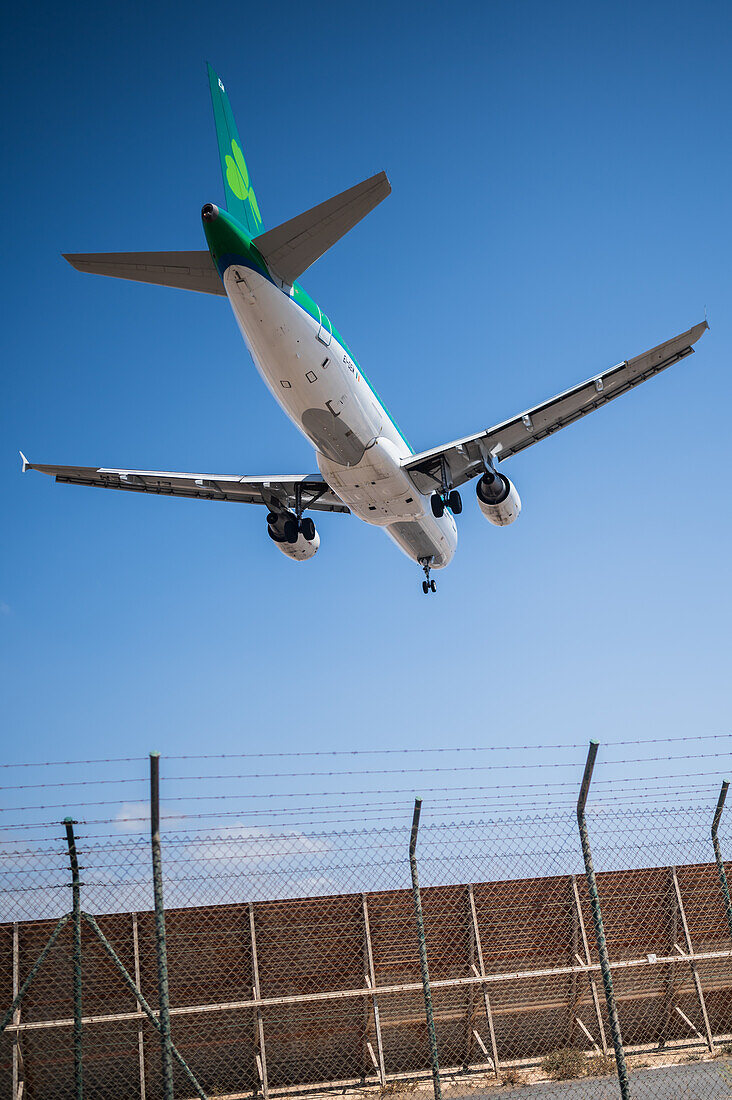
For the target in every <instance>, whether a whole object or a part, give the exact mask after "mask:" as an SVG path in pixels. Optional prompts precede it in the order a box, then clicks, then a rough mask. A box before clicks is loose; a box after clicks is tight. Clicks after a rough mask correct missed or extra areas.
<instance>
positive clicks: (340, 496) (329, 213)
mask: <svg viewBox="0 0 732 1100" xmlns="http://www.w3.org/2000/svg"><path fill="white" fill-rule="evenodd" d="M208 76H209V84H210V89H211V99H212V103H213V110H214V121H215V124H216V137H217V140H218V146H219V156H220V160H221V169H222V173H223V180H224V191H225V196H226V208H223V207H218V206H216V205H214V204H213V203H207V204H206V205H205V206H204V207H203V210H202V220H203V229H204V232H205V235H206V241H207V244H208V248H207V249H206V250H205V251H198V252H195V251H194V252H163V253H161V252H143V253H140V252H137V253H130V252H119V253H84V254H74V255H68V256H66V259H67V260H68V261H69V263H71V264H72V265H73V266H74V267H75V268H77V269H78V270H80V271H86V272H91V273H95V274H100V275H114V276H116V277H118V278H122V279H133V280H136V281H138V282H147V283H156V284H158V285H162V286H171V287H177V288H179V289H183V290H195V291H199V292H203V293H206V294H218V295H221V296H222V297H223V296H225V297H227V298H228V300H229V304H230V305H231V308H232V310H233V312H234V316H235V317H236V320H237V323H238V325H239V328H240V330H241V333H242V336H243V337H244V341H245V343H246V345H247V347H248V349H249V352H250V354H251V357H252V359H253V361H254V363H255V365H256V367H257V369H258V370H259V372H260V374H261V376H262V378H263V379H264V381H265V383H266V384H267V386H268V387H269V390H270V392H271V394H272V395H273V396H274V397H275V398H276V400H277V401H278V402H279V404H280V405H281V406H282V408H283V409H284V410H285V412H286V413H287V415H288V416H289V417H290V419H291V420H292V421H293V423H294V424H295V425H296V426H297V427H298V428H299V429H300V431H302V432H303V434H304V435H305V436H306V437H307V438H308V440H309V441H310V442H311V443H312V445H313V448H314V449H315V459H316V462H317V465H318V473H317V474H294V475H284V476H283V475H278V474H257V475H250V474H196V473H173V472H169V471H161V470H123V469H111V468H110V469H107V468H100V467H94V466H48V465H36V464H34V463H30V462H28V460H27V459H26V458H25V457H24V456H23V470H26V469H35V470H40V471H42V472H43V473H47V474H51V475H53V476H55V478H56V480H57V481H61V482H69V483H72V484H79V485H96V486H101V487H105V488H109V489H126V490H128V491H131V492H141V493H161V494H165V495H168V496H170V495H172V496H183V497H196V498H198V499H202V500H222V501H242V502H246V503H252V504H262V505H264V506H265V507H266V509H267V532H268V534H269V536H270V538H271V539H272V541H273V542H274V544H275V545H276V546H277V547H278V548H279V549H280V550H281V551H282V552H283V553H284V554H286V555H287V556H288V557H289V558H292V559H293V560H295V561H304V560H306V559H308V558H311V557H313V555H314V554H315V553H316V552H317V549H318V546H319V544H320V537H319V535H318V532H317V530H316V528H315V524H314V522H313V520H312V518H311V517H310V516H309V515H306V513H307V512H319V511H328V512H351V513H353V514H354V515H356V516H358V517H359V518H360V519H363V520H365V521H366V522H367V523H370V524H372V525H375V526H378V527H382V528H383V529H384V530H385V531H386V533H387V534H388V535H389V536H390V537H391V538H392V539H393V540H394V542H395V543H396V544H397V545H398V546H399V547H400V548H401V549H402V550H403V551H404V552H405V553H406V554H407V555H408V556H409V557H410V558H411V559H412V560H413V561H415V562H416V563H418V564H419V565H420V566H421V568H422V569H423V571H424V580H423V582H422V587H423V591H424V592H429V591H434V590H435V582H434V580H433V579H432V578H431V571H432V570H433V569H442V568H444V566H446V565H448V564H449V563H450V561H451V560H452V558H453V556H454V554H455V550H456V548H457V527H456V523H455V516H456V515H458V514H459V513H460V512H461V511H462V501H461V498H460V493H459V488H460V486H461V485H463V484H465V483H466V482H468V481H470V480H472V479H474V478H475V479H477V482H476V495H477V500H478V505H479V507H480V510H481V511H482V513H483V515H484V516H485V517H486V518H487V519H488V520H489V521H490V522H491V523H493V524H495V525H496V526H499V527H501V526H505V525H506V524H509V523H512V522H513V521H514V520H515V519H516V518H517V516H518V514H519V512H520V510H521V502H520V500H519V497H518V493H517V492H516V489H515V487H514V486H513V484H512V483H511V481H510V480H509V478H508V477H506V475H505V474H504V473H503V472H499V471H498V469H497V466H498V463H499V462H502V461H503V460H504V459H506V458H509V457H510V456H511V455H514V454H516V453H517V452H518V451H522V450H524V449H525V448H526V447H529V446H531V444H533V443H536V442H538V441H539V440H540V439H545V438H546V437H547V436H548V435H551V434H552V433H553V432H555V431H558V430H559V429H560V428H563V427H565V426H566V425H567V424H570V423H572V421H574V420H577V419H579V418H580V417H581V416H584V415H585V414H586V413H588V412H591V411H592V410H593V409H597V408H599V407H600V406H601V405H604V404H607V402H608V401H612V400H613V398H615V397H618V396H620V394H622V393H625V392H626V391H627V390H629V389H632V388H633V387H634V386H637V385H639V384H640V383H641V382H643V381H645V380H646V379H647V378H650V377H651V376H652V375H654V374H658V373H659V372H660V371H662V370H664V369H665V368H666V367H669V366H671V364H672V363H676V362H677V361H678V360H680V359H683V358H684V357H685V356H687V355H690V354H691V353H692V352H693V350H694V348H693V345H694V343H695V342H696V340H698V339H699V337H700V336H701V334H702V333H703V331H704V329H705V328H706V322H702V323H701V324H698V325H695V326H694V327H693V328H691V329H689V330H688V331H687V332H684V333H682V334H681V335H680V336H676V337H674V338H673V339H672V340H669V341H667V342H666V343H664V344H660V345H659V346H658V347H655V348H653V349H652V350H651V351H648V352H645V353H644V354H643V355H639V356H636V358H634V359H630V360H625V361H623V362H622V363H619V364H618V365H617V366H614V367H611V368H610V369H609V370H606V371H603V372H601V373H599V374H596V375H594V376H593V377H592V378H590V379H588V380H587V381H586V382H583V383H580V385H578V386H575V387H573V388H572V389H570V390H567V391H565V392H564V393H561V394H559V395H557V396H556V397H553V398H551V399H550V400H549V401H545V402H543V403H542V404H540V405H537V406H535V407H534V408H531V409H528V410H526V411H525V412H522V413H520V414H519V415H518V416H515V417H512V418H511V419H510V420H506V421H504V422H503V423H500V424H496V425H495V426H494V427H492V428H487V429H484V430H482V431H479V432H477V433H475V434H474V435H470V436H466V437H465V438H464V439H458V440H455V441H453V442H452V443H447V444H445V445H444V446H440V447H435V448H434V449H432V450H429V451H424V452H422V453H421V454H414V452H413V451H412V449H411V447H410V446H409V444H408V443H407V441H406V439H405V438H404V436H403V435H402V433H401V432H400V430H399V429H398V427H397V426H396V424H395V422H394V420H393V419H392V417H391V416H390V415H389V413H388V412H387V410H386V408H385V407H384V405H383V403H382V402H381V400H380V398H379V396H378V394H377V393H376V391H375V390H374V388H373V386H372V385H371V384H370V382H369V381H368V379H367V378H366V376H365V375H364V373H363V371H362V369H361V367H360V365H359V363H358V362H357V360H356V358H355V356H354V355H353V353H352V351H351V349H350V348H349V347H348V345H347V344H346V342H345V340H344V339H343V337H342V336H341V335H340V333H339V332H338V330H337V329H336V328H335V327H334V326H333V324H332V323H331V320H330V318H329V317H328V316H327V314H326V313H324V312H323V310H322V309H321V308H320V306H319V305H318V304H317V303H316V302H314V301H313V300H312V298H310V296H309V295H308V294H307V293H306V291H305V290H303V288H302V287H301V286H300V283H299V282H298V280H299V278H300V276H301V275H302V274H303V272H305V271H306V270H307V268H309V267H310V265H311V264H313V263H314V262H315V261H316V260H317V259H318V257H320V256H322V255H323V254H324V253H325V252H326V251H327V250H328V249H329V248H330V247H331V246H332V245H333V244H335V243H336V241H338V240H339V239H340V238H341V237H342V236H343V235H344V234H345V233H347V232H348V230H349V229H351V228H352V227H353V226H354V225H356V224H357V223H358V222H359V221H361V219H362V218H364V217H365V216H366V214H368V213H369V212H370V211H371V210H373V209H374V207H375V206H377V205H378V204H379V203H380V202H381V201H382V200H383V199H385V198H386V196H387V195H389V194H390V192H391V186H390V184H389V181H388V180H387V178H386V175H385V174H384V173H383V172H381V173H379V174H378V175H375V176H372V177H371V178H370V179H367V180H364V181H363V182H362V183H359V184H356V186H355V187H351V188H349V189H348V190H347V191H343V192H342V193H341V194H339V195H336V196H334V197H333V198H331V199H327V200H326V201H325V202H323V203H320V204H319V205H318V206H315V207H313V208H312V209H311V210H307V211H305V213H303V214H299V215H298V216H297V217H295V218H292V219H291V220H290V221H287V222H284V223H283V224H281V225H278V226H276V227H275V228H273V229H265V227H264V223H263V220H262V214H261V212H260V207H259V202H258V200H257V196H256V194H255V191H254V186H253V183H252V179H251V176H250V173H249V169H248V166H247V164H246V161H245V159H244V153H243V150H242V143H241V140H240V138H239V133H238V131H237V128H236V123H235V121H234V116H233V114H232V111H231V106H230V104H229V99H228V96H227V94H226V90H225V88H224V84H223V82H222V80H221V79H220V78H219V76H218V75H217V74H216V73H215V72H214V71H213V69H212V68H211V67H210V66H209V69H208Z"/></svg>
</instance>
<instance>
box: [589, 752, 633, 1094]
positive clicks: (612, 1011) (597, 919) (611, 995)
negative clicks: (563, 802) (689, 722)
mask: <svg viewBox="0 0 732 1100" xmlns="http://www.w3.org/2000/svg"><path fill="white" fill-rule="evenodd" d="M598 747H599V743H598V742H597V741H590V748H589V752H588V753H587V762H586V763H585V773H584V775H583V776H582V786H581V787H580V793H579V798H578V799H577V824H578V826H579V835H580V843H581V845H582V856H583V859H584V861H585V877H586V879H587V890H588V893H589V895H590V907H591V909H592V919H593V921H594V923H595V938H596V940H597V953H598V955H599V957H600V970H601V972H602V984H603V985H604V987H605V1000H606V1001H607V1014H608V1017H609V1019H610V1031H611V1033H612V1037H613V1047H614V1048H615V1062H616V1064H617V1067H618V1081H619V1083H620V1095H621V1096H622V1098H623V1100H630V1084H629V1082H628V1068H627V1066H626V1064H625V1051H624V1049H623V1038H622V1035H621V1034H620V1021H619V1020H618V1010H617V1007H616V1005H615V992H614V990H613V978H612V974H611V973H610V958H609V956H608V953H607V943H606V942H605V929H604V927H603V924H602V910H601V908H600V896H599V894H598V892H597V882H596V881H595V869H594V867H593V866H592V849H591V848H590V837H589V834H588V832H587V821H586V820H585V805H586V803H587V795H588V792H589V789H590V783H591V781H592V772H593V769H594V767H595V757H596V756H597V750H598Z"/></svg>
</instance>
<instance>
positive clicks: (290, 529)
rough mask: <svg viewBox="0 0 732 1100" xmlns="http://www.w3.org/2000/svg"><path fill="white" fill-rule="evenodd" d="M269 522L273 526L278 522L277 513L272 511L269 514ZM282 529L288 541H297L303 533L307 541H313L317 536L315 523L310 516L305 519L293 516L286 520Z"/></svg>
mask: <svg viewBox="0 0 732 1100" xmlns="http://www.w3.org/2000/svg"><path fill="white" fill-rule="evenodd" d="M267 522H268V523H269V524H270V525H271V526H274V524H276V523H277V513H276V512H270V513H269V514H268V515H267ZM282 531H283V534H284V536H285V539H286V541H287V542H289V543H295V542H297V539H298V536H299V535H302V537H303V538H304V539H305V541H306V542H312V541H313V539H314V538H315V524H314V523H313V521H312V520H311V519H310V517H309V516H308V517H306V518H305V519H295V518H293V519H288V520H285V523H284V526H283V528H282Z"/></svg>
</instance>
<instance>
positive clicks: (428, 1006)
mask: <svg viewBox="0 0 732 1100" xmlns="http://www.w3.org/2000/svg"><path fill="white" fill-rule="evenodd" d="M421 812H422V799H421V798H415V800H414V816H413V818H412V835H411V837H410V839H409V867H410V869H411V872H412V899H413V901H414V917H415V921H416V924H417V940H418V941H419V965H420V969H421V971H422V989H423V990H424V1010H425V1015H426V1016H427V1034H428V1036H429V1042H430V1061H431V1063H432V1084H433V1087H434V1090H435V1100H442V1085H441V1083H440V1063H439V1057H438V1053H437V1035H436V1032H435V1018H434V1015H433V1013H432V993H431V990H430V975H429V970H428V968H427V941H426V939H425V935H424V920H423V918H422V898H421V896H420V892H419V875H418V874H417V830H418V829H419V817H420V813H421Z"/></svg>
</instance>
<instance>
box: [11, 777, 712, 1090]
mask: <svg viewBox="0 0 732 1100" xmlns="http://www.w3.org/2000/svg"><path fill="white" fill-rule="evenodd" d="M590 774H591V772H590V773H588V774H586V779H587V787H589V778H590ZM711 782H715V781H714V780H712V781H710V783H709V784H708V786H707V788H705V791H704V792H703V793H699V792H697V791H695V790H694V783H693V782H692V781H691V780H689V782H688V786H689V788H690V793H689V795H688V796H686V795H685V794H684V788H683V784H682V785H681V786H680V787H678V788H674V791H672V790H671V785H670V783H669V782H666V785H665V786H664V784H663V783H662V782H661V781H660V780H659V781H658V782H656V781H654V780H648V779H645V780H643V781H641V782H640V783H639V789H638V791H637V792H636V791H635V790H634V789H633V787H632V782H631V781H628V782H625V783H624V784H623V785H621V788H620V791H618V790H617V789H615V787H614V786H613V785H610V784H606V785H605V786H604V787H601V786H600V784H598V786H597V788H596V790H597V791H598V792H599V793H598V794H597V796H596V797H593V791H592V789H590V798H589V801H588V804H587V809H586V816H585V815H584V814H583V812H582V809H583V805H584V803H583V802H582V796H581V795H580V784H579V783H578V782H575V783H574V794H573V792H572V789H571V786H572V784H570V783H566V784H560V783H558V784H555V785H554V786H555V787H557V788H561V789H560V790H558V791H557V792H556V793H555V795H552V796H551V797H549V796H548V795H547V793H546V789H545V787H542V790H541V791H538V790H536V791H535V790H533V789H532V787H533V785H531V784H525V785H524V786H523V787H522V788H521V790H520V791H519V790H516V791H511V792H506V791H503V792H502V793H501V795H500V797H498V796H496V799H495V800H494V802H493V808H492V809H489V810H487V811H486V809H485V804H486V803H487V802H490V797H493V796H490V797H489V796H488V794H487V793H486V792H484V793H482V794H481V795H467V794H465V793H464V791H465V790H467V789H468V788H463V789H460V790H461V793H460V794H459V795H452V796H450V799H449V800H448V799H446V798H445V795H444V791H443V789H441V788H435V790H434V794H433V798H432V799H431V800H430V799H429V798H425V802H424V813H423V819H422V820H421V821H419V822H418V821H417V818H416V816H415V818H413V817H412V805H411V804H410V801H409V799H408V798H407V797H402V794H401V792H395V793H398V794H399V799H398V800H392V801H391V802H388V800H386V799H385V800H384V802H383V803H379V802H372V803H369V806H368V808H365V807H364V806H363V805H361V804H358V803H357V802H356V800H354V805H353V806H349V805H348V799H347V798H345V797H344V798H342V800H341V802H340V804H339V803H338V801H337V800H334V799H331V800H330V801H329V802H327V803H325V802H322V801H321V802H319V803H318V802H317V798H316V796H315V795H312V796H309V797H308V798H302V797H300V801H301V802H303V803H304V804H303V805H300V806H297V805H296V801H297V799H296V796H294V795H293V801H292V802H291V803H288V804H286V805H285V808H284V809H282V812H280V813H279V815H275V814H274V813H273V812H272V811H271V810H269V809H267V810H265V811H260V810H259V809H256V810H250V811H247V812H246V813H244V812H237V811H231V810H229V809H228V808H227V809H225V810H224V809H222V810H220V811H219V812H217V813H215V814H211V813H208V812H207V813H206V814H205V815H204V814H201V815H200V817H197V816H196V815H194V814H190V813H188V814H186V813H184V812H182V811H181V812H180V813H179V812H178V809H177V807H176V804H175V799H171V800H170V801H169V802H168V803H166V801H165V800H163V810H162V815H163V816H162V825H163V840H162V845H161V856H162V874H160V875H158V874H157V868H156V867H155V866H154V861H153V859H152V855H153V853H154V851H155V843H156V840H155V838H156V835H157V832H156V827H157V825H158V821H157V819H156V805H157V791H156V781H155V778H154V776H153V782H152V791H151V795H152V797H151V801H152V806H153V811H152V818H151V816H150V810H149V807H148V806H147V805H146V803H145V801H140V802H139V803H130V804H128V805H126V806H125V807H124V808H123V809H122V810H121V811H120V812H119V813H118V814H117V815H116V816H115V817H114V818H113V819H109V818H107V819H101V818H100V819H98V820H97V819H94V818H93V817H92V816H87V817H86V818H85V819H84V820H83V821H82V820H77V821H76V822H71V821H69V822H68V823H64V822H59V824H58V825H57V826H54V827H49V824H48V819H47V816H46V819H45V820H44V822H42V823H41V824H42V825H43V828H41V827H40V824H38V823H36V824H29V825H28V826H27V828H26V831H25V832H23V830H22V829H21V827H20V826H18V827H17V828H16V829H15V830H9V831H8V834H6V839H5V840H4V841H3V842H2V845H1V846H0V857H1V859H2V862H1V864H0V867H1V870H0V875H1V876H2V885H1V887H0V922H2V923H0V1017H3V1023H2V1034H1V1035H0V1067H1V1072H2V1082H3V1083H2V1085H1V1086H0V1088H1V1089H2V1094H3V1095H5V1096H7V1097H9V1098H12V1100H83V1097H84V1096H86V1097H87V1100H106V1098H109V1100H172V1098H173V1097H175V1098H176V1100H188V1098H193V1097H196V1096H198V1097H201V1098H203V1100H206V1098H213V1097H218V1098H224V1097H227V1098H228V1100H235V1098H243V1097H258V1096H261V1097H262V1098H263V1100H269V1097H270V1095H271V1096H272V1097H280V1096H283V1097H284V1096H289V1095H293V1096H297V1095H307V1094H313V1093H315V1094H317V1093H333V1092H338V1093H346V1094H350V1095H353V1096H357V1095H363V1096H368V1095H373V1094H380V1095H382V1096H385V1095H386V1094H388V1093H394V1094H396V1093H404V1094H407V1093H414V1094H415V1098H419V1097H420V1096H430V1097H431V1096H432V1094H433V1092H434V1094H435V1095H436V1096H438V1097H439V1095H440V1094H442V1095H444V1096H445V1097H455V1098H459V1097H466V1098H467V1097H469V1096H480V1095H486V1096H490V1095H493V1094H496V1095H501V1096H504V1095H506V1096H510V1097H512V1098H513V1097H515V1098H516V1100H518V1098H524V1097H526V1098H528V1097H531V1098H539V1097H542V1098H554V1097H562V1098H564V1097H566V1098H567V1100H574V1098H577V1100H580V1098H582V1100H585V1098H586V1100H609V1098H611V1097H612V1098H616V1097H618V1096H623V1097H633V1098H634V1100H655V1098H656V1097H689V1098H698V1100H706V1098H713V1097H725V1096H732V911H731V910H730V904H729V891H728V888H727V884H726V874H727V873H728V872H729V870H730V865H727V864H725V863H724V861H723V856H724V853H725V847H726V846H728V845H726V838H727V837H729V833H725V827H726V826H725V817H724V815H723V814H722V812H721V806H722V803H721V802H720V805H719V806H717V799H716V796H712V794H711V791H712V787H711ZM535 786H536V787H537V788H538V786H539V785H538V784H537V785H535ZM545 786H546V785H545ZM587 787H584V788H582V789H583V790H584V792H585V794H586V793H587ZM725 791H726V788H725V789H724V790H723V794H724V793H725ZM674 792H675V793H674ZM578 796H579V797H580V806H579V816H578V807H577V806H576V805H575V802H576V799H577V797H578ZM458 800H460V812H459V813H458V812H457V809H456V807H457V804H458ZM87 805H88V806H92V805H102V803H97V804H93V803H89V804H87ZM395 806H397V810H395ZM24 809H28V810H29V811H34V810H36V807H34V806H31V807H28V808H24ZM715 810H716V811H717V812H715ZM397 811H398V812H397ZM50 812H51V811H49V813H50ZM369 814H370V815H371V818H370V819H368V820H367V817H368V815H369ZM110 820H112V821H113V825H114V827H111V826H110V824H109V822H110ZM344 826H345V827H344ZM713 826H714V833H715V838H716V841H715V840H714V839H713V836H712V831H713ZM717 828H718V830H719V835H718V837H717V835H716V831H717ZM583 829H584V840H585V846H584V851H583V844H582V843H581V840H582V830H583ZM729 841H730V843H732V837H729ZM410 842H411V847H410ZM715 843H716V849H715ZM730 850H732V849H730ZM410 852H411V855H412V857H413V858H412V860H411V862H410ZM77 864H78V875H77V872H76V867H77ZM417 880H418V881H417ZM605 964H606V965H605Z"/></svg>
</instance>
